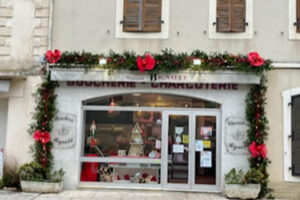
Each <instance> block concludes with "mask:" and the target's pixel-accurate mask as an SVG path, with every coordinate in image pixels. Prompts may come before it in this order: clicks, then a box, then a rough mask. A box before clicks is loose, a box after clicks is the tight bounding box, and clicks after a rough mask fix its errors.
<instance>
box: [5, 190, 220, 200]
mask: <svg viewBox="0 0 300 200" xmlns="http://www.w3.org/2000/svg"><path fill="white" fill-rule="evenodd" d="M85 199H88V200H224V199H226V198H225V197H224V196H222V195H221V194H211V193H191V192H166V191H132V190H131V191H125V190H67V191H63V192H61V193H59V194H34V193H24V192H10V191H3V190H0V200H85Z"/></svg>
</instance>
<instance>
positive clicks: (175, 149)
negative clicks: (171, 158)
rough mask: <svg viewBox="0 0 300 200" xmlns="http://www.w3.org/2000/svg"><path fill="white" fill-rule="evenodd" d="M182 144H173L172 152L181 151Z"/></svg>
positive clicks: (182, 150) (182, 148)
mask: <svg viewBox="0 0 300 200" xmlns="http://www.w3.org/2000/svg"><path fill="white" fill-rule="evenodd" d="M183 152H184V145H183V144H173V153H183Z"/></svg>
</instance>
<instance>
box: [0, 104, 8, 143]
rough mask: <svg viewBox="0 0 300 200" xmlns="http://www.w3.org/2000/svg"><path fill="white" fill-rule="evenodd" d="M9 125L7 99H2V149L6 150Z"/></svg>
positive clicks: (0, 114)
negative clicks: (7, 124)
mask: <svg viewBox="0 0 300 200" xmlns="http://www.w3.org/2000/svg"><path fill="white" fill-rule="evenodd" d="M6 123H7V99H0V149H4V148H5V141H6Z"/></svg>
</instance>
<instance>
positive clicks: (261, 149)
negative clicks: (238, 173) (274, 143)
mask: <svg viewBox="0 0 300 200" xmlns="http://www.w3.org/2000/svg"><path fill="white" fill-rule="evenodd" d="M249 150H250V152H251V155H252V157H253V158H257V157H259V156H261V157H263V158H266V157H267V147H266V145H265V144H260V145H256V142H254V141H253V142H252V143H251V145H250V146H249Z"/></svg>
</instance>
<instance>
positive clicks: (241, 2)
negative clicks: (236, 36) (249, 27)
mask: <svg viewBox="0 0 300 200" xmlns="http://www.w3.org/2000/svg"><path fill="white" fill-rule="evenodd" d="M245 19H246V0H231V31H232V32H245V30H246V27H245Z"/></svg>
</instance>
